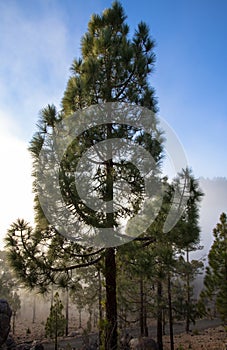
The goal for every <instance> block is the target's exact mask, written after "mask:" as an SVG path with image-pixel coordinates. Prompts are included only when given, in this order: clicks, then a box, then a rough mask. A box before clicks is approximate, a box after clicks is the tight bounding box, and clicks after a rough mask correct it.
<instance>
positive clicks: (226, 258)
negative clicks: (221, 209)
mask: <svg viewBox="0 0 227 350" xmlns="http://www.w3.org/2000/svg"><path fill="white" fill-rule="evenodd" d="M213 234H214V241H213V244H212V246H211V248H210V251H209V254H208V267H207V268H206V274H205V278H204V289H203V291H202V293H201V296H202V298H203V299H205V300H206V299H208V300H212V301H214V303H215V305H216V309H217V311H218V312H219V314H220V316H221V318H222V320H223V322H225V323H226V322H227V215H226V213H222V214H221V216H220V221H219V223H218V224H217V225H216V227H215V228H214V230H213Z"/></svg>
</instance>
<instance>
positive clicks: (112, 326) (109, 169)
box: [103, 123, 117, 350]
mask: <svg viewBox="0 0 227 350" xmlns="http://www.w3.org/2000/svg"><path fill="white" fill-rule="evenodd" d="M111 138H112V124H111V123H110V124H107V139H108V140H109V139H111ZM112 153H113V152H112V145H111V144H110V143H109V144H108V157H109V159H108V160H107V161H106V223H107V225H106V227H107V228H110V229H112V232H111V233H110V234H113V230H114V209H113V183H114V178H113V173H114V167H113V159H112ZM103 238H104V237H103ZM107 239H108V237H107ZM107 243H108V244H110V243H111V241H109V242H107ZM105 282H106V318H107V327H106V334H105V350H115V349H117V293H116V260H115V249H114V247H110V248H106V251H105Z"/></svg>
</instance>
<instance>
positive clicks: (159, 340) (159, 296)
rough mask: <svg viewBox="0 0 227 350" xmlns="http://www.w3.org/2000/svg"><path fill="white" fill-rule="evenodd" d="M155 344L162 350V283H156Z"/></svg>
mask: <svg viewBox="0 0 227 350" xmlns="http://www.w3.org/2000/svg"><path fill="white" fill-rule="evenodd" d="M157 304H158V305H157V310H158V312H157V313H158V314H157V344H158V350H163V342H162V283H161V281H158V283H157Z"/></svg>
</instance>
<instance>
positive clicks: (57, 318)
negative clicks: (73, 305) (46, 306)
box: [45, 293, 66, 350]
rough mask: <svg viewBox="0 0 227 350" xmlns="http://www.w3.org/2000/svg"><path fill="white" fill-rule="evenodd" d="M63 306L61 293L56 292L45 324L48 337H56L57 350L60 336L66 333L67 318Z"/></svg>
mask: <svg viewBox="0 0 227 350" xmlns="http://www.w3.org/2000/svg"><path fill="white" fill-rule="evenodd" d="M63 308H64V306H63V304H62V302H61V300H60V298H59V294H58V293H55V295H54V301H53V305H52V306H51V308H50V315H49V316H48V318H47V321H46V325H45V334H46V337H50V338H54V344H55V350H57V349H58V337H59V336H62V335H64V333H65V323H66V319H65V316H64V314H63V312H62V311H63Z"/></svg>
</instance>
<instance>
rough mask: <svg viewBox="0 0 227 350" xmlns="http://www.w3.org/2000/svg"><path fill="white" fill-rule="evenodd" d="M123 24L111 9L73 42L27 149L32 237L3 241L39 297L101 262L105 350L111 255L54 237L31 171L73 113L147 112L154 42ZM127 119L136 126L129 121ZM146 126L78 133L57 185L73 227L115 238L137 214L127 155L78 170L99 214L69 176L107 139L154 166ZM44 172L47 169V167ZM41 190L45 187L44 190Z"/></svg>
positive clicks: (111, 343)
mask: <svg viewBox="0 0 227 350" xmlns="http://www.w3.org/2000/svg"><path fill="white" fill-rule="evenodd" d="M125 20H126V15H125V13H124V10H123V8H122V6H121V4H120V3H119V2H117V1H115V2H114V3H113V4H112V7H111V8H108V9H106V10H105V11H104V12H103V13H102V14H101V15H93V16H92V17H91V20H90V21H89V23H88V30H87V32H86V33H85V35H84V36H83V37H82V40H81V57H80V58H79V59H75V60H74V62H73V64H72V67H71V73H72V74H71V77H70V78H69V81H68V84H67V87H66V90H65V93H64V97H63V100H62V110H61V112H60V113H57V111H56V108H55V107H54V106H50V105H49V106H47V107H46V108H44V109H43V110H42V112H41V117H40V122H39V125H38V132H37V133H36V134H35V136H34V137H33V140H32V142H31V147H30V151H31V153H32V155H33V159H34V178H35V181H34V189H35V193H36V200H35V211H36V223H37V225H36V229H35V231H32V232H31V229H30V228H29V227H28V226H26V227H22V228H20V227H18V226H17V224H16V225H14V227H13V228H11V230H10V231H9V235H8V246H9V247H10V255H11V262H12V264H13V265H14V267H15V269H16V270H17V271H18V273H19V275H20V277H21V279H23V281H24V283H26V284H28V285H30V286H31V287H34V286H36V285H37V284H38V285H39V286H40V287H41V289H43V290H45V288H47V286H48V283H50V282H51V283H57V281H58V279H59V278H61V277H62V274H66V275H67V273H68V272H69V271H72V270H74V269H75V268H78V267H86V266H88V265H90V264H95V263H97V262H98V261H100V260H101V259H104V266H105V267H104V276H105V286H106V318H107V328H106V335H105V349H116V348H117V302H116V262H115V254H116V248H114V247H109V248H106V249H102V248H101V249H98V250H94V249H93V248H87V247H83V246H81V245H80V244H78V243H75V242H70V241H69V240H67V238H65V237H63V236H61V235H59V233H58V232H57V230H56V229H55V228H54V227H53V225H51V224H50V223H49V222H48V219H46V218H45V215H44V213H43V208H42V207H41V206H40V203H39V193H40V188H39V186H40V184H39V181H38V179H37V171H39V170H40V168H39V167H40V164H39V160H40V158H39V154H40V151H41V150H42V149H43V147H46V151H47V153H46V154H47V158H46V160H47V159H50V158H51V157H52V156H56V155H55V154H52V153H51V152H50V150H49V149H48V147H49V146H50V145H46V146H45V140H46V138H47V137H48V135H50V134H53V133H54V127H55V126H56V124H57V123H58V122H59V121H61V120H65V119H66V118H68V117H69V116H71V115H72V114H73V113H74V112H78V111H79V112H80V111H81V110H83V109H84V108H86V107H89V106H91V105H95V104H96V105H100V104H101V105H102V104H105V103H115V102H116V103H129V104H131V105H137V106H141V107H146V108H148V109H149V110H151V111H152V112H155V110H156V101H155V99H154V90H153V88H152V87H151V86H150V84H149V80H148V78H149V75H150V73H151V72H152V69H153V65H154V61H155V57H154V53H153V47H154V41H153V40H152V39H151V38H150V35H149V29H148V27H147V25H146V24H145V23H143V22H141V23H140V24H139V25H138V28H137V29H136V31H135V33H134V35H132V36H129V27H128V25H127V24H126V23H125ZM132 117H133V118H137V116H136V115H134V116H132ZM152 119H153V120H151V122H152V124H153V126H154V130H153V132H152V133H151V134H147V133H146V132H144V131H141V130H138V128H135V127H132V126H128V125H120V124H117V123H110V122H106V123H105V121H104V124H103V125H102V126H99V127H93V128H91V129H89V130H86V131H84V132H83V133H82V134H80V135H79V137H77V138H75V140H74V141H73V143H72V144H71V145H70V146H69V147H68V149H67V152H66V154H65V155H64V157H63V158H62V160H61V164H60V172H59V182H60V184H61V193H62V196H63V198H64V201H65V203H66V205H67V206H68V208H70V210H71V211H72V213H73V214H74V215H75V217H78V216H79V217H80V223H81V225H85V226H93V227H101V228H102V227H105V228H110V229H113V230H115V229H116V228H117V226H118V225H119V222H120V221H121V220H122V219H124V218H125V217H126V216H127V215H129V216H132V215H133V214H134V213H136V212H137V211H138V210H139V205H140V203H141V198H142V196H143V194H144V181H143V179H142V178H141V176H140V174H139V172H138V170H137V169H136V168H135V166H133V165H132V164H131V163H130V162H128V158H127V157H128V155H127V154H126V156H125V159H123V160H121V161H119V162H118V163H115V162H114V161H113V157H112V156H110V157H109V159H108V160H107V161H105V162H103V163H102V164H99V165H100V166H99V167H98V169H97V170H96V172H95V174H94V172H93V173H92V171H91V169H90V168H87V169H86V170H87V172H90V173H92V174H94V178H95V180H96V184H97V185H98V186H97V189H96V192H97V194H98V195H99V196H100V197H101V198H102V199H103V200H104V202H106V208H107V210H106V211H105V212H102V211H94V210H90V209H89V208H88V207H87V206H86V205H85V204H84V202H83V200H81V199H80V198H79V196H78V193H77V191H76V189H75V186H74V185H73V183H74V182H75V181H74V180H75V178H74V175H73V172H74V171H75V168H76V167H77V165H78V163H79V160H80V159H81V157H82V155H83V153H84V152H85V151H86V150H87V148H88V147H94V146H96V145H97V144H98V143H99V142H101V141H104V140H111V139H113V138H121V139H124V140H127V141H133V142H134V143H136V144H138V145H140V146H142V147H144V149H145V150H147V151H148V152H150V153H151V155H152V157H153V159H154V160H155V162H156V163H157V164H158V163H159V161H160V159H161V153H162V138H161V137H160V133H159V131H158V130H157V126H156V120H155V117H154V116H153V115H152ZM44 165H45V166H47V167H48V162H46V163H45V164H44ZM49 167H50V165H49ZM121 178H123V179H124V180H126V181H127V182H128V183H129V184H130V189H131V192H130V195H129V200H130V205H128V206H125V205H124V201H123V202H122V203H121V207H120V210H117V211H116V210H113V207H112V205H113V204H111V203H112V201H113V195H114V182H115V181H117V180H119V179H121ZM48 185H49V186H53V184H51V183H49V184H48ZM81 185H83V184H82V183H81ZM41 190H42V191H43V190H45V188H41ZM52 193H54V187H53V191H52ZM16 246H17V247H19V249H18V248H16ZM41 246H43V247H45V248H41ZM67 276H68V275H67ZM67 278H68V277H67Z"/></svg>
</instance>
